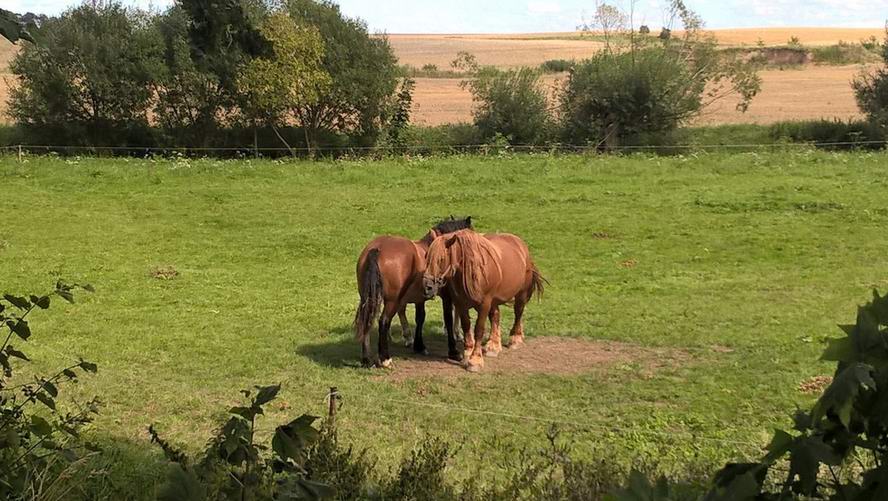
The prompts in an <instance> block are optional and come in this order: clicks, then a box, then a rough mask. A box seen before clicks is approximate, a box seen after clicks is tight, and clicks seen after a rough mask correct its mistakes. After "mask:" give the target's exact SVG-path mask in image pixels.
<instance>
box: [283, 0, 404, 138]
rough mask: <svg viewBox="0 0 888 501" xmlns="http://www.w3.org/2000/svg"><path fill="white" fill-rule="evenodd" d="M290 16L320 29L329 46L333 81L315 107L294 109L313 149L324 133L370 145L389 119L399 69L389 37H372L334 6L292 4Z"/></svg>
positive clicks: (301, 0)
mask: <svg viewBox="0 0 888 501" xmlns="http://www.w3.org/2000/svg"><path fill="white" fill-rule="evenodd" d="M287 8H288V10H289V12H290V16H291V17H292V18H293V19H294V20H296V21H297V22H298V23H300V24H307V25H311V26H315V27H316V28H317V29H318V30H319V31H320V34H321V37H322V38H323V40H324V58H323V66H324V70H326V72H327V74H329V75H330V77H331V79H332V85H330V86H329V87H327V88H326V89H325V90H324V91H323V92H321V95H320V97H319V99H318V100H317V101H316V102H314V103H304V104H303V105H301V106H297V107H294V109H293V112H294V114H295V116H296V118H297V119H298V121H299V123H300V125H301V126H302V127H303V128H304V130H305V139H306V143H307V144H308V146H309V148H316V147H317V144H318V136H319V133H320V132H321V131H325V130H326V131H335V132H340V133H345V134H350V135H352V136H355V137H357V138H358V139H359V140H361V141H362V142H363V143H364V144H367V145H370V144H373V142H374V141H375V137H376V135H377V133H378V132H379V130H380V129H381V127H382V126H383V125H385V122H386V121H387V120H388V119H389V116H388V113H387V111H388V110H390V109H391V102H392V101H393V100H394V99H395V93H396V90H397V86H398V65H397V59H396V58H395V55H394V52H393V51H392V48H391V46H390V45H389V43H388V40H387V39H386V38H385V37H371V36H370V34H369V33H368V31H367V26H366V24H365V23H364V22H363V21H361V20H359V19H351V18H348V17H345V16H344V15H343V14H342V12H340V10H339V6H338V5H336V4H335V3H333V2H331V1H329V0H321V1H315V0H289V2H288V4H287Z"/></svg>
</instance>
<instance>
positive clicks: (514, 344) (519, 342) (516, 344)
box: [509, 337, 524, 350]
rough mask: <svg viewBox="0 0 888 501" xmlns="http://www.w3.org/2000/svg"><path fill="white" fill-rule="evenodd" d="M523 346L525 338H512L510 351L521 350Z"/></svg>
mask: <svg viewBox="0 0 888 501" xmlns="http://www.w3.org/2000/svg"><path fill="white" fill-rule="evenodd" d="M522 346H524V338H523V337H519V338H512V339H510V340H509V349H510V350H517V349H519V348H521V347H522Z"/></svg>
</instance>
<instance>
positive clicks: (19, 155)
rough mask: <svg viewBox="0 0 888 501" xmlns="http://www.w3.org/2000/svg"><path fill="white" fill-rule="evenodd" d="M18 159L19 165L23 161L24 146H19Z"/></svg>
mask: <svg viewBox="0 0 888 501" xmlns="http://www.w3.org/2000/svg"><path fill="white" fill-rule="evenodd" d="M18 159H19V163H21V161H22V145H18Z"/></svg>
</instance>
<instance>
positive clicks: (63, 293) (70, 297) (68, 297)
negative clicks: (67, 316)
mask: <svg viewBox="0 0 888 501" xmlns="http://www.w3.org/2000/svg"><path fill="white" fill-rule="evenodd" d="M55 293H56V295H57V296H59V297H61V298H62V299H64V300H65V301H67V302H69V303H71V304H74V294H71V291H69V290H66V289H57V290H56V291H55Z"/></svg>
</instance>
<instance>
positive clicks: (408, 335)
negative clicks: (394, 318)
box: [398, 304, 419, 348]
mask: <svg viewBox="0 0 888 501" xmlns="http://www.w3.org/2000/svg"><path fill="white" fill-rule="evenodd" d="M416 315H417V316H419V312H418V311H417V313H416ZM398 320H400V321H401V335H403V336H404V346H406V347H407V348H410V347H411V346H412V345H413V333H412V332H410V323H408V322H407V305H406V304H405V305H404V307H403V308H401V310H400V311H398Z"/></svg>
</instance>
